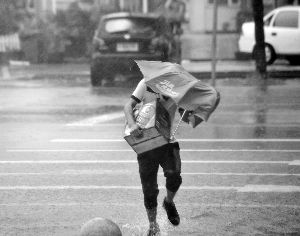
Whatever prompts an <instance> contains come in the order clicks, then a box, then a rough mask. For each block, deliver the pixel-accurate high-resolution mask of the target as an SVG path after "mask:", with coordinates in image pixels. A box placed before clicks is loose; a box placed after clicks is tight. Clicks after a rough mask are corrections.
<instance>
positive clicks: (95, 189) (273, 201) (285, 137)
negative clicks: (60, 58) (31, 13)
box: [0, 78, 300, 236]
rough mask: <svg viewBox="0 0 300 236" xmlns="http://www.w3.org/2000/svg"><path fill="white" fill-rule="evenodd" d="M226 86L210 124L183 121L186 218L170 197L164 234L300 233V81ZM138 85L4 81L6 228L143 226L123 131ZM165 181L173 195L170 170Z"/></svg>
mask: <svg viewBox="0 0 300 236" xmlns="http://www.w3.org/2000/svg"><path fill="white" fill-rule="evenodd" d="M217 88H218V90H219V91H220V92H221V96H222V99H221V103H220V106H219V108H218V109H217V111H216V112H215V113H214V114H213V115H212V116H211V118H210V120H209V121H208V123H206V124H203V125H202V126H201V127H199V128H196V129H192V128H190V127H188V126H187V125H182V126H181V127H180V128H179V131H178V134H177V138H178V139H179V141H180V146H181V156H182V160H183V166H182V172H183V185H182V188H181V190H180V191H179V193H178V195H177V197H176V203H177V206H178V210H179V212H180V214H181V218H182V223H181V225H180V226H179V227H177V228H174V227H172V226H170V224H169V223H168V222H167V219H166V216H165V213H164V212H163V210H162V208H159V210H158V222H159V224H160V226H161V231H162V235H300V226H299V225H300V217H299V214H300V146H299V144H300V128H299V124H300V122H299V120H300V103H299V101H300V80H299V79H298V80H297V79H290V80H271V81H270V83H269V85H268V87H267V89H266V91H262V90H261V89H260V88H258V87H257V86H256V85H255V84H254V83H253V82H252V81H249V80H239V79H231V80H230V79H222V80H218V81H217ZM132 90H133V87H132V86H130V85H128V84H123V86H119V87H105V88H97V89H93V88H91V87H90V85H89V82H88V80H87V79H86V78H74V79H63V80H61V79H51V80H50V79H47V78H44V79H41V78H40V79H36V80H25V79H24V80H10V81H9V80H2V81H0V130H1V132H0V143H1V146H0V222H1V223H0V235H42V236H46V235H55V236H56V235H61V236H68V235H77V234H78V232H79V229H80V226H81V225H82V224H83V223H84V222H85V221H87V220H89V219H91V218H94V217H104V218H109V219H112V220H113V221H115V222H116V223H117V224H118V225H119V226H120V228H121V229H122V232H123V234H124V235H143V233H144V232H145V231H146V229H147V219H146V215H145V211H144V208H143V202H142V195H141V189H140V181H139V176H138V170H137V163H136V161H135V154H134V152H133V151H132V150H131V148H130V147H129V146H128V145H127V144H126V143H125V142H124V141H123V138H122V137H123V126H124V118H123V116H122V108H123V105H124V103H125V102H126V100H127V99H128V97H129V96H130V94H131V92H132ZM107 114H109V116H107ZM176 119H177V120H178V117H177V118H176ZM159 185H160V186H161V191H160V195H159V201H160V202H162V199H163V197H164V194H165V190H164V188H163V185H164V178H163V176H162V174H161V173H160V174H159Z"/></svg>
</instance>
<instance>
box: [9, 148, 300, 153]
mask: <svg viewBox="0 0 300 236" xmlns="http://www.w3.org/2000/svg"><path fill="white" fill-rule="evenodd" d="M6 152H134V151H133V150H132V149H7V150H6ZM180 152H276V153H298V152H300V150H299V149H180Z"/></svg>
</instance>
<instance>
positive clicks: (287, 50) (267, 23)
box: [239, 6, 300, 65]
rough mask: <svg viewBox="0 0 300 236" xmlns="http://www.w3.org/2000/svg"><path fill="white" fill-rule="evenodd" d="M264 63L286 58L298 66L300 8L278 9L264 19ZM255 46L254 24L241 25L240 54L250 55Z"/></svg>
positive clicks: (299, 59)
mask: <svg viewBox="0 0 300 236" xmlns="http://www.w3.org/2000/svg"><path fill="white" fill-rule="evenodd" d="M264 32H265V43H266V46H265V51H266V61H267V63H268V64H272V63H273V62H274V61H275V60H276V59H277V58H286V59H287V60H288V61H289V62H290V64H292V65H296V64H300V6H286V7H279V8H276V9H274V10H273V11H271V12H270V13H268V14H267V15H266V16H265V17H264ZM254 46H255V35H254V22H246V23H244V24H243V25H242V32H241V35H240V39H239V51H240V53H246V54H252V55H253V49H254Z"/></svg>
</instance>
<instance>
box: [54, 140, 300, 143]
mask: <svg viewBox="0 0 300 236" xmlns="http://www.w3.org/2000/svg"><path fill="white" fill-rule="evenodd" d="M177 140H178V141H179V142H300V139H177ZM50 142H53V143H95V142H125V140H124V139H52V140H50Z"/></svg>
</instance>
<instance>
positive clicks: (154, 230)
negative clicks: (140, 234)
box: [147, 224, 160, 236]
mask: <svg viewBox="0 0 300 236" xmlns="http://www.w3.org/2000/svg"><path fill="white" fill-rule="evenodd" d="M147 236H160V229H159V226H158V224H153V225H150V228H149V229H148V232H147Z"/></svg>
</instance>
